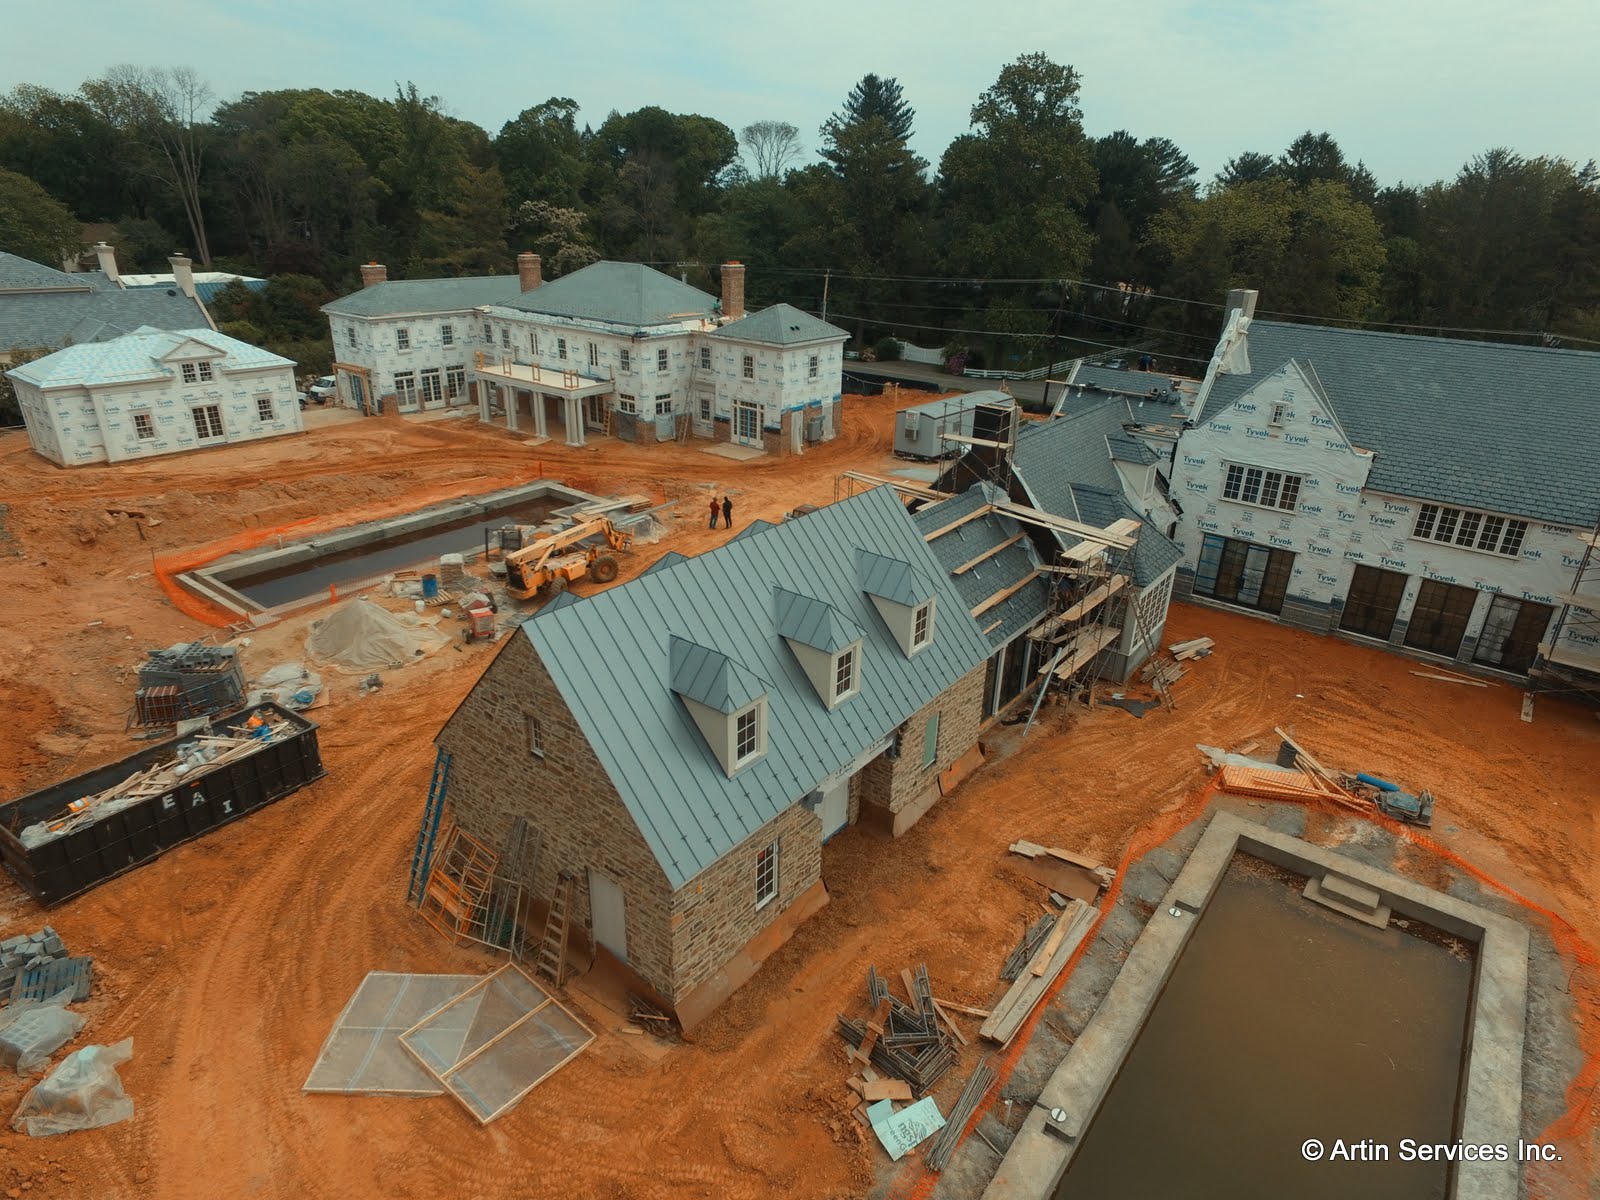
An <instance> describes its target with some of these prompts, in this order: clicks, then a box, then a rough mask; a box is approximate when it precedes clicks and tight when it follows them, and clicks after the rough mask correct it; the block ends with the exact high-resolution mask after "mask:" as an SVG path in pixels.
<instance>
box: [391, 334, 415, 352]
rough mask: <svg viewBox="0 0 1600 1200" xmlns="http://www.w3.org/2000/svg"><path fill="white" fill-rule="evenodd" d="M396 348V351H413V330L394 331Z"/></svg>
mask: <svg viewBox="0 0 1600 1200" xmlns="http://www.w3.org/2000/svg"><path fill="white" fill-rule="evenodd" d="M394 348H395V349H396V350H409V349H411V330H409V329H396V330H395V331H394Z"/></svg>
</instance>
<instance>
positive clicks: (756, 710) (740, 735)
mask: <svg viewBox="0 0 1600 1200" xmlns="http://www.w3.org/2000/svg"><path fill="white" fill-rule="evenodd" d="M765 707H766V706H765V705H764V704H762V703H760V702H759V701H758V702H757V703H755V704H753V705H752V706H751V707H749V708H747V709H745V710H744V712H742V713H738V714H737V715H735V717H734V718H733V765H734V769H735V770H737V769H738V768H739V767H742V766H744V764H745V763H747V762H749V761H750V760H751V759H754V758H758V757H760V754H761V749H762V744H763V743H764V742H765V741H766V738H764V737H763V736H762V734H763V733H765V730H764V729H762V720H761V714H762V711H763V710H764V709H765Z"/></svg>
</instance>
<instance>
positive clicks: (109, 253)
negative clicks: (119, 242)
mask: <svg viewBox="0 0 1600 1200" xmlns="http://www.w3.org/2000/svg"><path fill="white" fill-rule="evenodd" d="M94 256H95V257H96V258H98V259H99V260H100V269H101V270H102V271H104V272H105V276H106V278H107V279H109V280H111V282H112V283H116V284H120V283H121V281H122V276H121V275H119V274H117V252H116V251H115V250H113V249H112V248H111V247H110V246H109V245H107V244H106V243H105V242H96V243H95V244H94Z"/></svg>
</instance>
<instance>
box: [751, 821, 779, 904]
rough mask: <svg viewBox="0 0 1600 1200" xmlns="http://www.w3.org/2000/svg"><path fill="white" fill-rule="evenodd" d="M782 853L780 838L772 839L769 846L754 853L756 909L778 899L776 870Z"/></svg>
mask: <svg viewBox="0 0 1600 1200" xmlns="http://www.w3.org/2000/svg"><path fill="white" fill-rule="evenodd" d="M782 853H783V839H782V838H774V839H773V840H772V842H771V843H770V844H768V845H766V846H763V847H761V849H759V850H757V851H756V881H755V882H756V908H757V909H762V908H765V907H766V906H767V905H769V904H771V903H772V902H773V901H774V900H776V899H777V898H778V870H779V866H780V864H781V855H782ZM763 877H765V878H763Z"/></svg>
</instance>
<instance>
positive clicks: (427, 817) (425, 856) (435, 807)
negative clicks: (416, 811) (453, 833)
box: [406, 749, 450, 904]
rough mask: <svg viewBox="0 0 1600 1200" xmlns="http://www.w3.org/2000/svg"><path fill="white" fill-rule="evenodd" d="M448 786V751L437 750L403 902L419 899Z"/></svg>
mask: <svg viewBox="0 0 1600 1200" xmlns="http://www.w3.org/2000/svg"><path fill="white" fill-rule="evenodd" d="M449 787H450V755H449V753H448V752H447V751H445V750H442V749H441V750H439V751H438V752H437V753H436V754H435V755H434V759H433V779H432V781H431V782H429V784H428V803H427V807H425V808H424V809H423V810H422V824H421V826H420V827H418V829H417V848H416V849H415V850H414V851H413V852H412V855H411V879H410V882H409V883H407V884H406V903H407V904H414V903H416V902H417V901H419V900H421V899H422V889H423V888H424V887H425V886H426V885H427V882H428V872H429V871H430V870H431V869H432V867H433V846H434V842H435V841H436V840H437V839H438V837H439V822H440V820H441V818H442V817H443V815H444V797H445V792H446V791H448V790H449Z"/></svg>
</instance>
